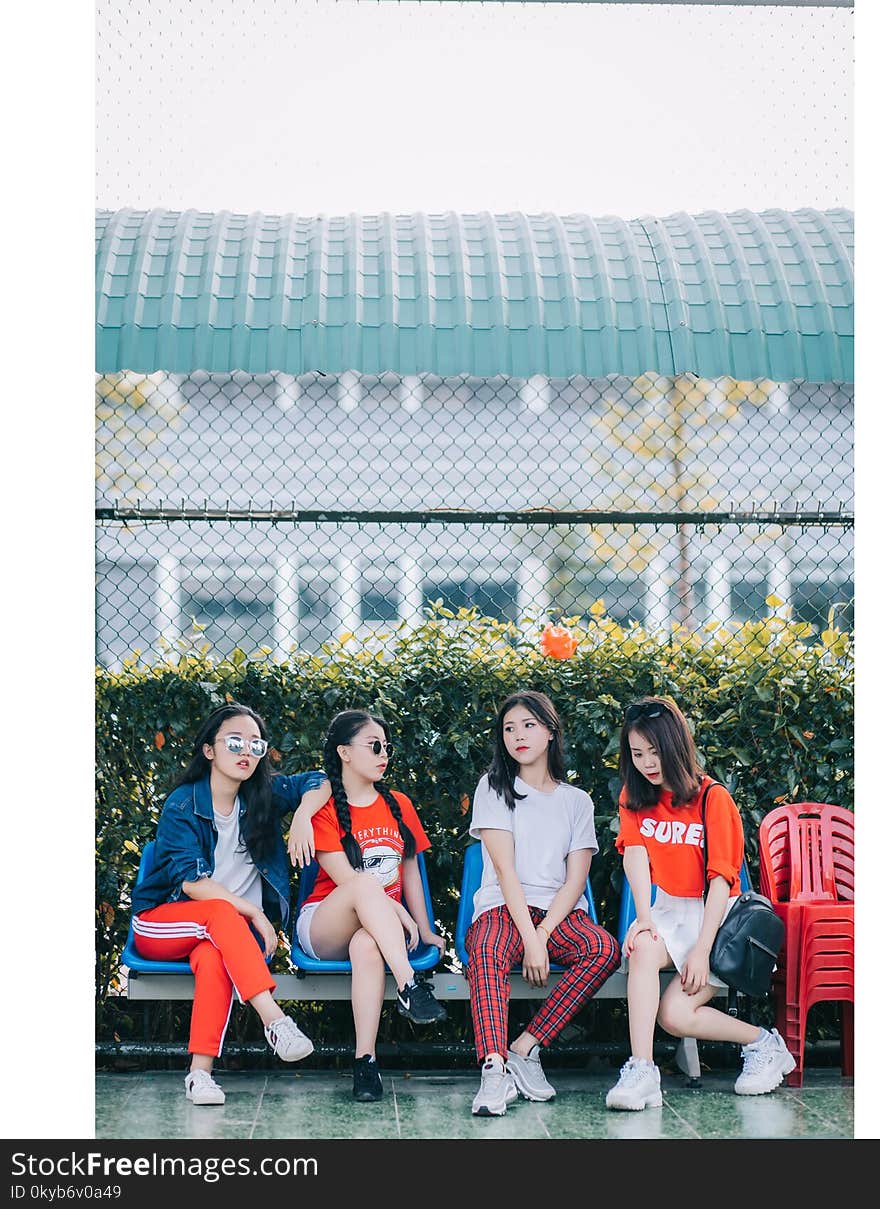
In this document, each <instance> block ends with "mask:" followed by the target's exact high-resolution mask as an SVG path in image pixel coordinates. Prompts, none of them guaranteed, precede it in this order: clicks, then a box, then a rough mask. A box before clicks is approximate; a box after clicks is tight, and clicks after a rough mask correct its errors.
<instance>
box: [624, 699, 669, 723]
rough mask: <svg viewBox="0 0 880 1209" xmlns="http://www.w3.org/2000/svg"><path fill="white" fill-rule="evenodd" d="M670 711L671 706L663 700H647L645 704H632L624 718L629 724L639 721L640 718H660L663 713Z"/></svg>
mask: <svg viewBox="0 0 880 1209" xmlns="http://www.w3.org/2000/svg"><path fill="white" fill-rule="evenodd" d="M669 712H670V711H669V706H668V705H664V704H663V702H662V701H646V702H644V703H643V704H639V705H631V706H630V707H629V709H628V710H627V711H626V713H625V714H624V717H623V720H624V722H626V723H627V724H629V723H631V722H638V721H639V719H640V718H659V717H660V715H661V714H668V713H669Z"/></svg>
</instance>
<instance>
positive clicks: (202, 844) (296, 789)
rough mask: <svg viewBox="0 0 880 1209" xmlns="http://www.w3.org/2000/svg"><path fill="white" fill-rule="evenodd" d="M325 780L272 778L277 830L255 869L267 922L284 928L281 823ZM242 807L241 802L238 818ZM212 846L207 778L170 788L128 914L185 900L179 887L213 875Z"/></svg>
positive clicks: (285, 862)
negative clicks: (271, 920)
mask: <svg viewBox="0 0 880 1209" xmlns="http://www.w3.org/2000/svg"><path fill="white" fill-rule="evenodd" d="M324 780H326V777H325V775H324V773H323V772H317V771H314V772H297V773H293V774H292V775H290V776H285V775H283V774H277V775H275V776H273V777H272V804H273V806H275V808H276V810H277V812H278V828H277V831H276V834H275V838H274V839H273V841H272V849H271V852H270V853H269V855H268V857H267V858H266V859H265V860H263V861H260V863H259V864H258V865H257V868H258V869H259V871H260V874H261V875H262V881H263V910H264V911H265V913H266V914H267V915H268V916H269V917H270V918H274V919H275V920H276V921H277V920H279V919H280V921H281V926H282V927H283V928H286V927H287V923H288V920H289V918H290V858H289V857H288V855H287V849H286V847H285V844H284V837H283V835H282V829H281V820H282V819H283V818H284V816H285V815H287V814H290V813H291V812H292V811H294V810H296V808H297V806H299V804H300V802H301V800H302V795H303V794H304V793H306V792H307V791H308V790H310V789H317V787H318V786H319V785H320V784H321V783H322V782H323V781H324ZM246 809H247V806H246V803H245V801H244V798H242V799H241V800H240V815H239V818H240V819H241V818H244V814H245V810H246ZM216 842H217V828H216V827H215V825H214V805H213V802H212V799H211V783H210V777H207V776H206V777H204V778H203V779H202V780H201V781H196V782H194V783H193V784H191V785H180V786H178V787H177V789H174V790H172V792H171V793H170V794H169V795H168V797H167V799H166V800H165V805H164V806H163V808H162V814H161V815H160V817H159V826H158V828H157V830H156V850H155V859H154V861H153V867H152V870H151V871H150V873H148V874H147V876H146V877H145V878H144V880H143V881H142V882H141V884H140V885H139V886H135V888H134V889H133V890H132V893H131V911H132V915H137V914H139V912H141V911H147V910H149V908H150V907H157V906H159V904H160V903H174V902H178V901H180V902H188V901H189V896H188V895H186V894H184V892H183V889H182V883H183V882H194V881H197V880H198V879H199V878H200V877H211V876H212V875H213V873H214V846H215V844H216Z"/></svg>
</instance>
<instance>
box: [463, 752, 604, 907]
mask: <svg viewBox="0 0 880 1209" xmlns="http://www.w3.org/2000/svg"><path fill="white" fill-rule="evenodd" d="M513 786H514V789H515V790H516V792H517V793H524V794H525V795H526V796H525V797H524V798H517V799H516V808H515V809H514V810H509V809H508V807H507V805H506V803H505V801H504V798H503V797H501V796H500V795H499V794H497V793H495V791H494V790H493V789H490V788H489V778H488V775H487V776H483V777H481V778H480V783H479V785H477V788H476V791H475V793H474V807H473V813H472V815H471V825H470V828H469V831H470V834H471V835H472V836H473V837H474V838H475V839H479V840H480V842H481V844H482V847H483V877H482V881H481V882H480V888H479V890H478V891H477V892H476V894H475V895H474V919H476V917H477V916H478V915H481V914H482V913H483V912H484V911H488V910H489V908H490V907H500V906H502V905H503V904H504V895H503V894H502V892H501V886H500V885H499V884H498V875H497V873H496V872H495V866H494V865H493V864H492V859H491V857H490V856H489V854H488V852H487V851H486V845H485V844H484V843H483V842H482V840H481V839H480V830H481V828H483V827H489V828H497V830H499V831H510V832H512V833H513V848H514V855H515V859H516V875H517V877H518V878H519V880H520V883H521V884H522V888H523V893H524V894H525V897H526V902H527V903H528V904H529V906H530V907H540V908H541V909H542V910H544V911H546V910H547V908H548V907H549V906H550V904H551V903H552V902H553V899H554V898H555V897H556V892H557V890H558V889H559V887H560V886H561V885H562V883H563V882H564V881H565V858H566V857H567V856H568V854H569V852H574V851H576V850H577V849H579V848H587V849H589V851H590V852H593V853H596V852H598V851H599V845H598V844H597V843H596V825H595V823H594V821H593V799H592V798H591V797H590V795H589V794H588V793H586V792H585V791H584V790H583V789H578V788H577V787H576V786H574V785H568V784H564V785H557V786H556V788H555V789H554V790H553V791H552V793H541V792H540V790H537V789H532V787H531V786H530V785H527V784H526V783H525V781H523V780H521V779H520V778H519V777H516V778H515V779H514V783H513ZM575 907H581V908H582V909H583V910H584V911H586V910H587V900H586V898H585V897H584V896H583V895H581V897H580V898H579V899H578V901H577V902H576V903H575Z"/></svg>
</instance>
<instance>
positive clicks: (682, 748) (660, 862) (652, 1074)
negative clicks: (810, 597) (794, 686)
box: [605, 697, 795, 1110]
mask: <svg viewBox="0 0 880 1209" xmlns="http://www.w3.org/2000/svg"><path fill="white" fill-rule="evenodd" d="M620 777H621V780H622V782H623V787H622V789H621V791H620V830H619V832H618V836H617V840H616V846H617V850H618V852H620V853H622V855H623V871H624V873H625V874H626V876H627V879H628V881H629V884H630V888H631V890H632V895H633V902H634V904H635V911H636V917H635V919H634V920H633V922H632V924H631V925H630V927H629V929H628V931H627V933H626V937H625V938H624V943H623V955H624V957H625V958H627V959H628V962H629V965H628V972H627V1006H628V1012H629V1036H630V1046H631V1048H632V1056H631V1057H630V1058H628V1059H627V1061H626V1062H625V1063H624V1065H623V1067H622V1068H621V1071H620V1078H619V1080H618V1082H617V1084H616V1085H615V1086H614V1087H612V1089H611V1090H610V1091H609V1092H608V1095H607V1096H606V1098H605V1104H606V1107H607V1108H620V1109H630V1110H637V1109H642V1108H646V1107H647V1108H659V1107H660V1106H661V1104H662V1103H663V1097H662V1093H661V1090H660V1072H659V1070H658V1069H657V1067H656V1065H655V1064H654V1061H653V1049H654V1026H655V1023H659V1024H660V1026H661V1028H663V1029H665V1030H666V1032H667V1033H671V1034H672V1036H673V1037H695V1038H697V1039H699V1040H701V1041H731V1042H733V1043H734V1044H737V1045H740V1046H742V1054H743V1069H742V1073H741V1074H740V1076H739V1078H738V1079H737V1081H736V1084H735V1086H734V1091H736V1092H737V1093H738V1094H739V1095H745V1096H755V1095H761V1094H763V1093H764V1092H768V1091H772V1090H773V1089H774V1088H775V1087H778V1086H779V1084H780V1083H781V1082H782V1080H783V1078H784V1077H785V1075H787V1074H789V1072H790V1071H792V1070H794V1067H795V1059H794V1057H793V1056H792V1055H791V1054H790V1053H789V1051H788V1049H787V1048H786V1046H785V1042H784V1041H783V1040H782V1038H781V1037H780V1035H779V1033H778V1032H777V1031H776V1029H773V1031H772V1032H768V1031H767V1030H766V1029H763V1028H759V1027H757V1026H756V1025H753V1024H748V1023H746V1021H744V1020H739V1019H737V1018H736V1017H734V1016H730V1015H728V1014H727V1013H726V1012H722V1011H719V1010H718V1009H717V1008H714V1007H711V1006H710V1001H711V999H712V998H713V996H714V995H715V994H716V993H717V991H718V988H719V987H722V986H724V983H723V981H722V980H721V979H720V978H718V977H717V976H716V975H715V974H713V972H712V971H711V970H710V968H709V954H710V952H711V949H712V942H713V941H714V940H715V934H716V932H717V931H718V928H719V927H720V925H721V922H722V920H723V919H724V917H725V915H726V914H727V912H728V911H729V909H730V907H731V906H732V905H733V903H734V902H735V901H736V899H737V897H738V895H739V893H740V884H739V870H740V867H741V866H742V861H743V828H742V820H741V818H740V815H739V811H738V810H737V807H736V804H735V803H734V801H733V798H732V797H731V796H730V794H729V793H728V792H727V790H726V789H725V788H724V786H723V785H720V784H719V783H718V782H716V781H712V779H711V778H710V777H707V776H706V774H705V772H704V771H703V769H702V768H701V767H700V764H699V761H698V760H697V753H696V748H695V747H694V740H693V736H692V735H691V732H690V729H689V727H688V724H687V722H686V720H685V718H684V715H683V714H682V712H681V710H680V709H679V708H678V706H677V705H676V704H675V702H674V701H671V700H670V699H669V698H668V697H644V698H642V699H641V700H640V701H636V702H635V703H634V704H633V705H631V706H630V707H629V708H628V709H627V711H626V713H625V715H624V720H623V728H622V730H621V735H620ZM704 799H705V809H706V829H707V830H708V833H709V835H710V836H711V837H712V838H711V843H710V845H709V848H708V863H706V862H705V861H704V858H703V848H704V835H703V815H702V809H703V803H704ZM707 878H708V882H709V889H708V893H707V894H706V895H705V900H704V889H705V885H706V879H707ZM652 883H653V884H654V885H655V886H656V896H655V900H654V904H653V906H652V904H651V885H652ZM670 967H675V969H676V970H677V971H678V976H677V977H675V978H673V979H672V981H671V982H670V983H669V985H668V986H667V988H666V990H665V991H664V992H663V995H662V996H661V995H660V971H661V970H664V969H669V968H670Z"/></svg>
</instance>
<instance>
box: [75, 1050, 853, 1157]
mask: <svg viewBox="0 0 880 1209" xmlns="http://www.w3.org/2000/svg"><path fill="white" fill-rule="evenodd" d="M547 1073H548V1076H549V1077H550V1078H551V1081H552V1082H553V1083H554V1085H555V1086H556V1088H557V1092H558V1094H557V1096H556V1099H555V1100H553V1101H551V1102H549V1103H546V1104H532V1103H529V1102H527V1101H525V1100H522V1099H520V1100H518V1101H517V1102H516V1103H514V1104H512V1105H511V1106H510V1108H509V1109H508V1111H507V1114H506V1116H503V1117H497V1118H484V1117H474V1116H472V1114H471V1111H470V1106H471V1100H472V1098H473V1095H474V1093H475V1091H476V1089H477V1078H476V1072H473V1073H472V1072H470V1071H460V1070H457V1071H418V1070H412V1071H405V1070H394V1071H386V1072H385V1074H384V1082H385V1096H384V1098H383V1099H382V1100H381V1101H379V1102H378V1103H374V1104H358V1103H356V1102H355V1101H354V1100H353V1099H352V1097H351V1076H350V1075H349V1074H348V1073H346V1072H335V1071H301V1072H300V1071H289V1070H285V1069H279V1070H277V1071H276V1070H272V1071H268V1072H267V1071H252V1072H243V1071H223V1072H219V1071H218V1073H217V1080H218V1082H219V1083H220V1084H221V1085H222V1086H223V1088H224V1090H225V1091H226V1104H225V1105H223V1106H222V1107H212V1108H207V1107H202V1108H198V1107H195V1106H193V1105H192V1104H190V1103H189V1101H188V1100H187V1099H186V1098H185V1096H184V1092H183V1067H181V1071H179V1072H177V1071H175V1072H170V1071H143V1072H137V1073H105V1072H100V1073H99V1074H98V1075H97V1085H96V1122H95V1137H96V1138H118V1139H123V1138H125V1139H130V1138H150V1139H172V1138H173V1139H191V1138H193V1139H203V1140H214V1139H224V1138H225V1139H231V1138H235V1139H258V1138H264V1139H265V1138H298V1139H318V1138H387V1139H395V1138H401V1139H403V1138H410V1139H412V1138H443V1139H447V1138H459V1139H466V1138H476V1139H480V1138H508V1139H525V1138H652V1139H653V1138H664V1139H665V1138H668V1139H677V1138H688V1139H693V1138H776V1139H779V1138H800V1139H806V1138H810V1139H812V1138H852V1137H853V1082H852V1079H844V1078H842V1076H841V1075H840V1072H839V1070H837V1069H834V1068H830V1069H829V1068H820V1069H815V1070H807V1072H806V1075H805V1078H804V1086H803V1087H801V1088H789V1087H784V1086H783V1087H780V1088H778V1089H777V1090H776V1091H774V1092H772V1093H771V1094H769V1095H765V1096H737V1095H735V1094H734V1091H733V1082H734V1079H735V1077H736V1074H737V1072H736V1071H734V1070H731V1071H722V1072H719V1073H714V1072H713V1073H704V1075H703V1077H702V1079H701V1081H700V1086H698V1087H695V1086H689V1085H688V1084H687V1083H686V1081H685V1079H684V1077H683V1076H680V1075H679V1074H677V1073H675V1074H672V1073H670V1074H666V1073H664V1077H663V1100H664V1102H663V1107H662V1108H653V1109H646V1110H645V1111H643V1112H636V1113H626V1112H624V1113H616V1112H608V1111H606V1109H605V1103H604V1097H605V1092H606V1091H607V1089H608V1087H610V1086H611V1084H612V1083H613V1082H614V1081H615V1079H616V1075H617V1069H616V1067H611V1066H609V1067H608V1071H607V1073H605V1072H603V1073H593V1072H590V1073H582V1072H580V1071H578V1070H564V1071H561V1070H557V1071H551V1070H549V1069H548V1072H547Z"/></svg>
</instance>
